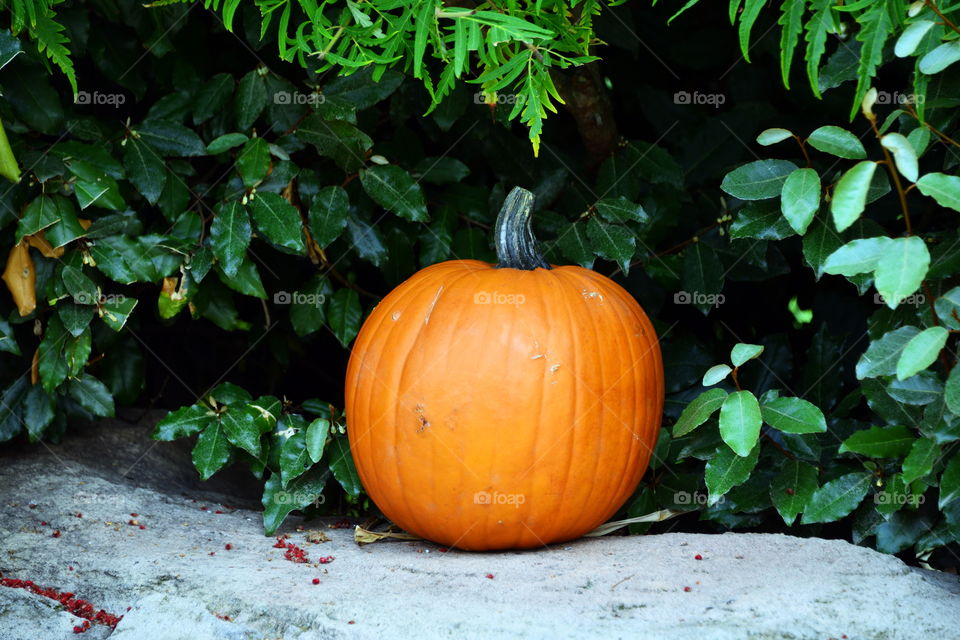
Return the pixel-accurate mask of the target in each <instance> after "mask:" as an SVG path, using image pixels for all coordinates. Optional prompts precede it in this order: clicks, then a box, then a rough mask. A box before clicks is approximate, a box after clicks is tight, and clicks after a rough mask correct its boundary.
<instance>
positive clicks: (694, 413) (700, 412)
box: [673, 388, 727, 438]
mask: <svg viewBox="0 0 960 640" xmlns="http://www.w3.org/2000/svg"><path fill="white" fill-rule="evenodd" d="M726 397H727V392H726V391H724V390H723V389H720V388H717V389H710V390H709V391H705V392H703V393H701V394H700V395H699V396H697V397H696V398H694V399H693V400H692V401H691V402H690V404H688V405H687V406H686V407H685V408H684V410H683V413H681V414H680V418H679V419H678V420H677V423H676V424H675V425H673V437H674V438H679V437H681V436H684V435H686V434H688V433H690V432H691V431H693V430H694V429H696V428H697V427H699V426H700V425H702V424H703V423H704V422H706V421H707V420H708V419H709V418H710V416H712V415H713V414H714V413H715V412H716V411H717V409H719V408H720V406H721V405H722V404H723V401H724V400H725V399H726Z"/></svg>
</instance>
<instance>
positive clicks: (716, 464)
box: [704, 446, 760, 505]
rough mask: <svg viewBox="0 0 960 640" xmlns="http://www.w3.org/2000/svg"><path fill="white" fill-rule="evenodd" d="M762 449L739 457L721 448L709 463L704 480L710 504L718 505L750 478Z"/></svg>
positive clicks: (723, 447)
mask: <svg viewBox="0 0 960 640" xmlns="http://www.w3.org/2000/svg"><path fill="white" fill-rule="evenodd" d="M759 456H760V447H754V448H753V449H752V450H751V451H750V452H749V453H748V455H746V456H739V455H737V454H736V453H734V451H733V449H731V448H730V447H726V446H721V447H720V448H719V449H717V452H716V454H715V455H714V456H713V457H712V458H710V460H709V461H707V466H706V471H705V472H704V480H705V482H706V484H707V491H708V493H709V496H708V498H707V502H708V504H711V505H713V504H716V503H717V502H719V500H720V498H721V497H722V496H723V495H724V494H726V493H727V492H728V491H730V489H732V488H733V487H735V486H737V485H738V484H741V483H743V482H745V481H746V480H747V478H749V477H750V473H751V472H752V471H753V469H754V468H755V467H756V466H757V459H758V458H759Z"/></svg>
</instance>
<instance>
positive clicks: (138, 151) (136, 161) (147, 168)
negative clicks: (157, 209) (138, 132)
mask: <svg viewBox="0 0 960 640" xmlns="http://www.w3.org/2000/svg"><path fill="white" fill-rule="evenodd" d="M123 166H124V167H125V168H126V170H127V177H128V178H129V179H130V182H132V183H133V186H135V187H136V188H137V190H138V191H139V192H140V193H141V194H143V197H144V198H146V200H147V202H149V203H150V204H157V201H158V200H159V199H160V194H161V193H162V192H163V186H164V184H166V181H167V170H166V167H165V166H164V164H163V161H162V160H161V159H160V158H159V157H157V154H156V153H155V152H154V151H153V149H151V148H150V147H149V146H147V145H146V144H144V143H143V141H141V140H140V139H139V138H136V137H132V136H131V137H130V138H129V139H128V140H127V144H126V145H125V146H124V153H123Z"/></svg>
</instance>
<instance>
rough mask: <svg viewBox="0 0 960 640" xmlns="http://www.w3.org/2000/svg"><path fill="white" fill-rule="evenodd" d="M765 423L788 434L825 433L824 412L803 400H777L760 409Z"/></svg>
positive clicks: (765, 404)
mask: <svg viewBox="0 0 960 640" xmlns="http://www.w3.org/2000/svg"><path fill="white" fill-rule="evenodd" d="M760 413H761V415H762V416H763V421H764V422H766V423H767V424H769V425H770V426H771V427H773V428H774V429H778V430H780V431H784V432H786V433H824V432H825V431H826V430H827V421H826V419H825V418H824V417H823V412H822V411H820V409H819V408H818V407H817V406H816V405H815V404H813V403H811V402H808V401H806V400H804V399H803V398H776V399H774V400H771V401H770V402H766V403H764V404H763V406H762V407H760Z"/></svg>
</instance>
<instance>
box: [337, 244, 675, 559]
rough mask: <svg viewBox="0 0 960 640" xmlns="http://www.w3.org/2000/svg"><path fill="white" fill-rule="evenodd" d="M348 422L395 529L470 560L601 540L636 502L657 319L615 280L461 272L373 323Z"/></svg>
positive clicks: (409, 293) (352, 382)
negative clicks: (472, 554)
mask: <svg viewBox="0 0 960 640" xmlns="http://www.w3.org/2000/svg"><path fill="white" fill-rule="evenodd" d="M502 263H503V260H501V264H502ZM345 407H346V417H347V433H348V435H349V439H350V447H351V451H352V454H353V457H354V461H355V463H356V466H357V471H358V472H359V475H360V479H361V481H362V483H363V486H364V488H365V489H366V490H367V493H368V494H369V495H370V497H371V498H372V499H373V501H374V502H375V503H376V504H377V506H378V507H379V508H380V510H381V511H382V512H383V513H384V514H385V515H386V516H387V517H388V518H390V519H391V520H393V521H394V522H395V523H396V524H397V525H399V526H400V527H402V528H403V529H405V530H407V531H409V532H411V533H414V534H416V535H418V536H420V537H423V538H426V539H428V540H433V541H434V542H438V543H440V544H443V545H447V546H452V547H458V548H461V549H466V550H493V549H508V548H512V549H522V548H531V547H539V546H543V545H546V544H550V543H556V542H562V541H566V540H571V539H574V538H578V537H580V536H581V535H583V534H585V533H587V532H589V531H591V530H593V529H594V528H596V527H597V526H599V525H600V524H602V523H603V522H605V521H606V520H607V519H609V518H610V517H611V516H612V515H613V514H614V513H615V512H616V511H617V510H618V509H619V508H620V507H621V506H622V505H623V503H624V502H625V501H626V500H627V498H629V497H630V495H631V494H632V493H633V491H634V489H635V488H636V486H637V483H638V482H639V481H640V478H641V476H642V475H643V473H644V471H645V470H646V468H647V464H648V462H649V460H650V455H651V453H652V451H653V447H654V445H655V444H656V439H657V435H658V431H659V426H660V417H661V411H662V408H663V367H662V363H661V356H660V349H659V346H658V343H657V337H656V335H655V333H654V330H653V327H652V325H651V324H650V321H649V320H648V318H647V316H646V314H645V313H644V312H643V310H642V309H641V308H640V305H639V304H638V303H637V302H636V300H634V299H633V297H632V296H630V295H629V294H628V293H627V292H626V291H624V290H623V289H622V288H621V287H620V286H619V285H617V284H616V283H614V282H613V281H612V280H610V279H608V278H606V277H604V276H602V275H600V274H598V273H595V272H593V271H591V270H588V269H584V268H581V267H578V266H560V267H553V268H548V269H545V268H536V269H531V270H528V269H518V268H502V267H501V268H497V267H495V266H493V265H490V264H486V263H484V262H479V261H475V260H454V261H448V262H443V263H439V264H435V265H433V266H430V267H427V268H425V269H423V270H421V271H419V272H417V273H416V274H414V275H413V276H412V277H411V278H410V279H408V280H407V281H406V282H404V283H403V284H401V285H400V286H399V287H397V288H396V289H394V290H393V291H392V292H391V293H390V294H388V295H387V296H386V297H385V298H384V299H383V300H382V301H381V302H380V304H379V305H378V306H377V307H376V308H375V309H374V310H373V312H372V313H371V315H370V316H369V317H368V318H367V320H366V321H365V323H364V324H363V327H362V328H361V330H360V333H359V335H358V337H357V340H356V342H355V344H354V347H353V351H352V354H351V357H350V361H349V364H348V367H347V383H346V403H345Z"/></svg>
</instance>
